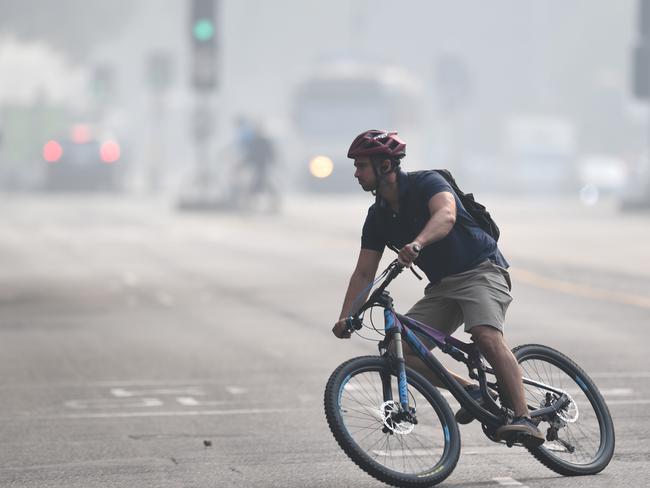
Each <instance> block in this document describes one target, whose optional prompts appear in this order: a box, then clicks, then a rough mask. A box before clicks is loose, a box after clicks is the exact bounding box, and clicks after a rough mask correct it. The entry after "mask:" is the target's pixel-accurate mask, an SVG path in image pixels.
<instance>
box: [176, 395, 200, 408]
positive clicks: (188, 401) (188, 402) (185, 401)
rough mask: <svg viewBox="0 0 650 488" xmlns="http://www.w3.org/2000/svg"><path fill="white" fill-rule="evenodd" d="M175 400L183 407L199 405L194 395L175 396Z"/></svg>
mask: <svg viewBox="0 0 650 488" xmlns="http://www.w3.org/2000/svg"><path fill="white" fill-rule="evenodd" d="M176 401H177V402H178V403H180V404H181V405H183V406H184V407H196V406H198V405H199V402H198V400H197V399H196V398H194V397H176Z"/></svg>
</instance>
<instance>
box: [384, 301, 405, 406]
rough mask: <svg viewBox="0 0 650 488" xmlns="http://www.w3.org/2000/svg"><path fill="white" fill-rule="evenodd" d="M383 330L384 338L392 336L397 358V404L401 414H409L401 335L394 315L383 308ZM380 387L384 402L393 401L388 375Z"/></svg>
mask: <svg viewBox="0 0 650 488" xmlns="http://www.w3.org/2000/svg"><path fill="white" fill-rule="evenodd" d="M384 324H385V325H384V330H385V332H386V337H389V336H390V335H392V337H393V341H394V344H395V356H396V358H397V385H398V392H399V403H400V405H401V406H402V411H403V412H410V410H409V398H408V384H407V382H406V361H405V360H404V349H403V346H402V333H401V332H400V330H399V328H398V327H397V324H396V323H395V314H394V313H393V312H392V311H391V310H389V309H387V308H385V309H384ZM382 387H383V390H384V391H383V393H384V400H385V401H389V400H392V399H393V393H392V389H391V384H390V373H388V374H386V378H384V377H382Z"/></svg>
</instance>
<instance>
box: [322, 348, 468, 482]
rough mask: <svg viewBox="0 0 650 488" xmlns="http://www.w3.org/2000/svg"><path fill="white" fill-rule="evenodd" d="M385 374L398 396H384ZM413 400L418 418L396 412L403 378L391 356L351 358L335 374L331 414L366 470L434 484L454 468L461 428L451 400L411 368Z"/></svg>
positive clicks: (389, 478) (328, 403)
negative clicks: (392, 366) (394, 368)
mask: <svg viewBox="0 0 650 488" xmlns="http://www.w3.org/2000/svg"><path fill="white" fill-rule="evenodd" d="M382 375H383V376H384V377H385V378H390V387H391V391H392V395H393V400H386V399H385V398H384V394H383V389H382ZM406 376H407V381H408V394H409V404H410V406H411V407H415V409H416V411H415V415H416V417H417V423H415V422H410V421H407V420H403V419H399V418H398V417H396V416H395V415H396V412H398V411H399V410H401V408H400V406H399V395H398V390H397V388H398V386H397V378H396V376H395V372H394V371H391V370H390V366H389V362H388V360H387V359H385V358H383V357H378V356H366V357H359V358H354V359H351V360H349V361H347V362H345V363H343V364H342V365H341V366H339V367H338V368H337V369H336V370H335V371H334V372H333V373H332V375H331V376H330V379H329V381H328V382H327V387H326V388H325V399H324V400H325V401H324V403H325V415H326V417H327V422H328V424H329V427H330V430H331V431H332V433H333V434H334V437H335V438H336V440H337V441H338V443H339V445H340V446H341V448H342V449H343V451H345V453H346V454H347V455H348V456H349V457H350V458H351V459H352V460H353V461H354V462H355V463H356V464H357V465H358V466H359V467H360V468H361V469H363V470H364V471H366V472H367V473H368V474H370V475H372V476H374V477H375V478H377V479H378V480H380V481H383V482H385V483H390V484H392V485H395V486H404V487H421V486H431V485H434V484H437V483H440V482H441V481H443V480H444V479H445V478H447V476H449V475H450V474H451V472H452V471H453V470H454V468H455V466H456V463H457V462H458V457H459V455H460V432H459V431H458V426H457V424H456V422H455V420H454V416H453V413H452V411H451V409H450V407H449V404H448V403H447V402H446V400H445V399H444V398H443V397H442V396H441V395H440V393H439V392H438V390H436V389H435V388H434V387H433V386H432V385H430V384H429V383H428V382H427V380H426V379H424V378H423V377H422V376H421V375H419V374H418V373H416V372H415V371H413V370H410V369H408V368H407V370H406Z"/></svg>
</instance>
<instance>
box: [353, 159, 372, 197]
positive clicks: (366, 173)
mask: <svg viewBox="0 0 650 488" xmlns="http://www.w3.org/2000/svg"><path fill="white" fill-rule="evenodd" d="M354 167H355V168H356V169H355V171H354V177H355V178H356V179H357V181H359V184H360V185H361V188H363V189H364V190H365V191H372V190H376V189H377V175H375V171H374V170H373V168H372V163H371V162H370V158H369V157H368V156H364V157H361V158H357V159H355V160H354Z"/></svg>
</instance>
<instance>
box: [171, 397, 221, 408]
mask: <svg viewBox="0 0 650 488" xmlns="http://www.w3.org/2000/svg"><path fill="white" fill-rule="evenodd" d="M176 401H177V402H178V403H179V404H181V405H183V406H184V407H216V406H217V405H225V404H227V403H230V402H227V401H224V400H197V399H196V398H194V397H176Z"/></svg>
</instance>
